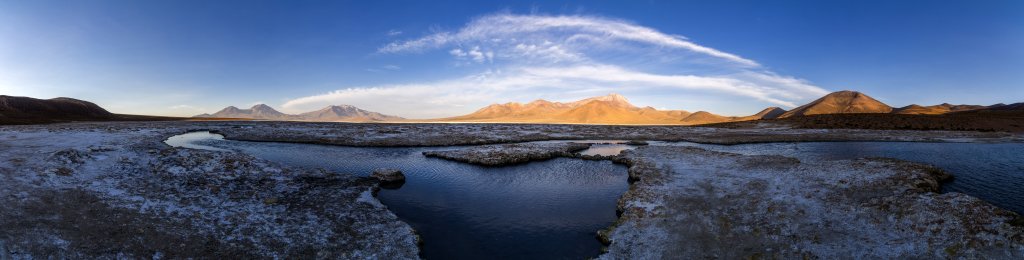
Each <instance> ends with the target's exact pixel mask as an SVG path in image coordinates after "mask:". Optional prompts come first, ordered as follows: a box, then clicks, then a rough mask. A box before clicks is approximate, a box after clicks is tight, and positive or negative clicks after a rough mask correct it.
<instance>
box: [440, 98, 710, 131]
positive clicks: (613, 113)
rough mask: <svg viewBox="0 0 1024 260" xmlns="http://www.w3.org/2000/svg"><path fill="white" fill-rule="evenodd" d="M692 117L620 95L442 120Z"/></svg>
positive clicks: (667, 120)
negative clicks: (632, 102)
mask: <svg viewBox="0 0 1024 260" xmlns="http://www.w3.org/2000/svg"><path fill="white" fill-rule="evenodd" d="M688 115H690V113H689V112H686V111H682V110H657V109H654V108H652V107H643V108H640V107H636V106H634V105H633V104H630V103H629V100H627V99H626V98H625V97H623V96H622V95H619V94H609V95H606V96H600V97H592V98H587V99H583V100H579V101H574V102H568V103H561V102H551V101H547V100H536V101H533V102H530V103H526V104H521V103H516V102H510V103H504V104H493V105H489V106H486V107H484V108H482V109H480V110H477V111H476V112H473V113H470V114H468V115H463V116H457V117H450V118H442V119H437V120H435V121H444V122H511V123H565V124H681V122H680V120H681V119H683V118H685V117H686V116H688Z"/></svg>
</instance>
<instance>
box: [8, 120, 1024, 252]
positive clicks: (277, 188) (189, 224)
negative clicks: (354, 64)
mask: <svg viewBox="0 0 1024 260" xmlns="http://www.w3.org/2000/svg"><path fill="white" fill-rule="evenodd" d="M192 130H210V131H215V132H218V133H221V134H224V135H225V136H226V137H227V138H229V139H236V140H248V141H283V142H302V143H321V144H332V145H354V146H435V145H436V146H442V145H443V146H449V145H480V144H502V143H512V142H524V141H540V140H557V139H567V140H583V139H618V140H661V141H695V142H704V143H717V144H732V143H747V142H771V141H952V142H1021V141H1024V136H1021V135H1020V134H1012V133H999V132H950V131H891V130H849V129H834V130H817V129H789V128H786V127H781V126H776V125H765V126H762V127H758V128H755V129H718V128H701V127H684V126H596V125H528V124H521V125H517V124H344V123H295V122H231V121H219V122H97V123H71V124H52V125H25V126H0V203H2V204H0V205H4V210H3V211H0V253H3V251H6V252H8V253H9V254H11V255H14V256H16V257H19V258H20V257H30V256H34V257H45V258H51V257H52V258H94V257H102V258H115V257H129V258H142V257H160V258H165V257H174V258H183V257H232V258H235V257H258V258H278V257H280V258H285V257H296V258H312V257H318V258H319V257H323V258H388V259H391V258H416V252H417V249H416V243H417V241H416V240H417V239H416V236H415V234H414V233H413V230H412V229H411V228H409V226H408V225H406V224H405V223H403V222H401V221H399V220H398V219H397V218H396V217H395V216H394V215H393V214H392V213H390V212H389V211H388V210H387V209H386V208H385V207H384V206H383V205H381V204H380V203H379V202H377V200H376V199H374V198H373V196H372V190H373V189H374V188H375V187H376V186H377V184H376V183H375V181H373V180H371V179H367V178H361V177H354V176H353V175H350V174H347V173H327V172H310V171H306V170H299V169H291V168H287V167H282V166H280V165H274V164H270V163H268V162H265V161H262V160H258V159H255V158H252V157H250V156H247V155H244V154H237V153H224V152H210V151H197V150H189V149H177V148H170V147H168V146H166V145H165V144H163V143H162V142H161V141H162V140H164V139H165V138H167V137H168V136H171V135H175V134H180V133H184V132H187V131H192ZM577 146H578V145H568V144H565V143H562V144H561V145H545V146H533V145H526V146H523V145H519V144H513V145H495V146H483V147H470V148H472V149H474V150H472V151H473V152H458V151H454V152H445V153H443V154H445V156H447V157H449V158H451V159H458V158H463V159H461V160H463V161H467V162H475V163H483V164H486V163H495V164H503V163H517V162H519V161H522V160H524V159H528V160H534V159H544V158H548V157H549V156H567V155H568V154H571V153H572V152H573V151H575V150H577V149H580V147H577ZM480 151H489V152H486V153H483V154H482V155H480V156H477V155H474V154H475V153H477V152H480ZM439 155H440V154H439ZM590 159H607V158H604V157H601V158H598V157H595V158H590ZM615 160H617V161H618V162H621V163H626V164H629V165H630V166H631V167H630V179H631V180H633V181H634V182H633V185H631V188H630V191H629V192H627V194H625V195H624V196H623V198H622V200H621V201H620V210H621V211H622V217H621V219H620V221H619V223H618V224H617V225H616V227H614V228H612V229H609V230H606V231H605V232H602V237H603V238H604V239H606V241H607V242H609V243H610V244H609V246H608V249H609V252H608V253H607V254H606V255H604V257H606V258H672V257H683V256H691V258H692V257H701V258H705V257H715V258H739V257H772V256H777V257H786V258H790V257H802V256H816V257H821V258H830V257H849V256H863V257H869V258H873V257H879V258H896V257H900V258H902V257H927V258H931V257H952V256H967V257H992V258H1003V257H1022V256H1024V251H1022V250H1024V249H1021V248H1022V247H1021V244H1022V243H1024V242H1022V238H1021V233H1022V231H1021V227H1020V225H1021V222H1022V221H1021V220H1020V219H1019V218H1018V217H1016V215H1014V214H1012V213H1009V212H1006V211H1003V210H1000V209H997V208H995V207H992V206H991V205H989V204H988V203H985V202H982V201H979V200H977V199H975V198H972V197H969V196H966V195H963V194H957V193H946V194H938V193H935V192H934V191H936V190H937V188H938V184H937V183H938V181H939V180H940V179H941V178H942V176H943V175H942V174H938V171H935V170H934V169H931V168H928V167H923V166H920V165H916V164H909V163H905V162H899V161H892V160H886V159H864V160H857V161H840V162H798V161H796V160H795V159H791V158H782V157H766V156H741V155H736V154H726V153H718V152H709V151H704V150H700V149H697V148H687V147H660V146H648V147H641V148H638V149H637V150H635V151H630V152H627V153H626V154H625V155H624V156H619V157H616V158H615ZM355 174H359V175H366V174H368V173H355ZM0 256H3V255H0Z"/></svg>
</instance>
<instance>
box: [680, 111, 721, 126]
mask: <svg viewBox="0 0 1024 260" xmlns="http://www.w3.org/2000/svg"><path fill="white" fill-rule="evenodd" d="M681 121H682V122H683V124H686V125H700V124H711V123H721V122H729V121H732V118H729V117H725V116H720V115H716V114H712V113H710V112H707V111H697V112H696V113H693V114H691V115H690V116H687V117H686V118H683V119H682V120H681Z"/></svg>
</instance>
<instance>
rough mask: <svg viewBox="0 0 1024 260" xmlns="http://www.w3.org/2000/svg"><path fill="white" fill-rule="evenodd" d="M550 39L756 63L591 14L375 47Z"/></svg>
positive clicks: (525, 20) (491, 19)
mask: <svg viewBox="0 0 1024 260" xmlns="http://www.w3.org/2000/svg"><path fill="white" fill-rule="evenodd" d="M551 39H558V40H559V42H561V43H562V44H563V45H565V44H569V43H582V44H585V45H589V46H594V44H598V45H601V44H604V43H609V42H616V41H626V42H636V43H644V44H650V45H656V46H661V47H667V48H678V49H683V50H688V51H692V52H695V53H699V54H704V55H708V56H711V57H716V58H721V59H724V60H728V61H731V62H735V63H737V64H740V65H743V66H750V67H756V66H759V65H758V63H757V62H755V61H752V60H749V59H745V58H743V57H740V56H739V55H735V54H731V53H727V52H723V51H719V50H716V49H713V48H710V47H706V46H701V45H698V44H696V43H693V42H691V41H689V40H687V39H686V37H683V36H680V35H671V34H665V33H662V32H659V31H657V30H654V29H652V28H648V27H643V26H639V25H635V24H632V23H629V22H626V21H622V20H615V19H608V18H601V17H592V16H542V15H513V14H498V15H490V16H484V17H481V18H479V19H476V20H474V21H472V22H470V23H469V24H468V25H466V26H465V27H463V28H462V29H460V30H458V31H456V32H445V31H442V32H436V33H433V34H430V35H427V36H424V37H421V38H418V39H412V40H407V41H400V42H393V43H390V44H387V45H385V46H383V47H381V48H379V49H378V51H379V52H382V53H398V52H420V51H424V50H429V49H436V48H442V47H445V46H451V45H473V44H480V43H486V44H502V43H504V44H506V45H509V46H519V45H520V44H530V45H536V44H543V43H544V42H547V43H549V44H550V42H551V41H550V40H551Z"/></svg>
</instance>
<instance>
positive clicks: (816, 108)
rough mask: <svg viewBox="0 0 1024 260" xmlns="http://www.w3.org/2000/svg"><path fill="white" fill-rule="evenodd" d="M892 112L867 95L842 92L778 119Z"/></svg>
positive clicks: (833, 93) (795, 109)
mask: <svg viewBox="0 0 1024 260" xmlns="http://www.w3.org/2000/svg"><path fill="white" fill-rule="evenodd" d="M892 111H893V108H892V107H890V106H889V105H886V104H885V103H882V102H880V101H878V100H875V99H874V98H871V97H869V96H868V95H865V94H863V93H860V92H856V91H848V90H844V91H837V92H832V93H830V94H828V95H825V96H824V97H821V98H819V99H817V100H815V101H812V102H811V103H808V104H806V105H803V106H800V107H797V108H794V109H793V110H790V111H789V112H786V113H784V114H782V115H780V116H779V118H787V117H793V116H808V115H821V114H866V113H889V112H892Z"/></svg>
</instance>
